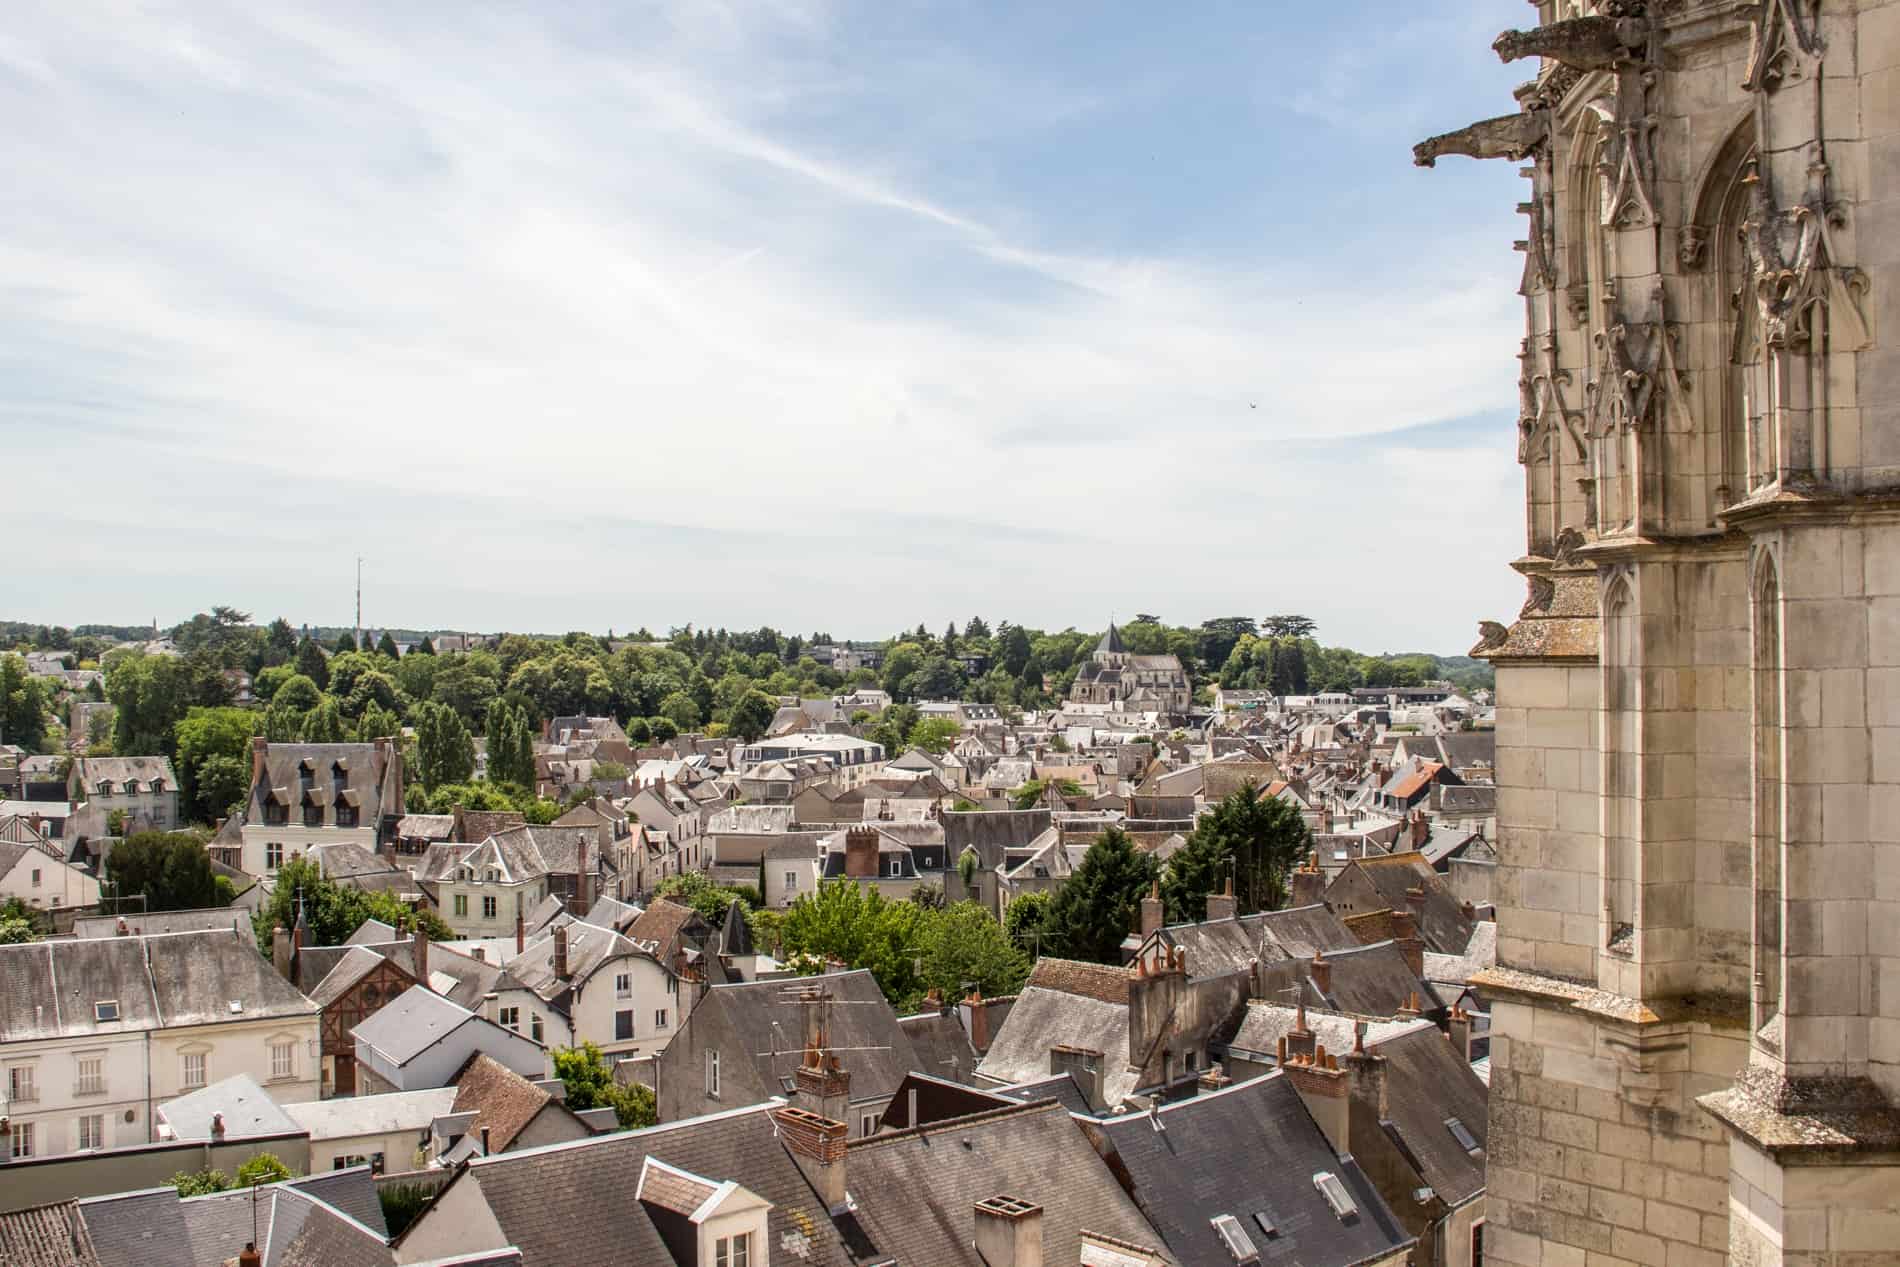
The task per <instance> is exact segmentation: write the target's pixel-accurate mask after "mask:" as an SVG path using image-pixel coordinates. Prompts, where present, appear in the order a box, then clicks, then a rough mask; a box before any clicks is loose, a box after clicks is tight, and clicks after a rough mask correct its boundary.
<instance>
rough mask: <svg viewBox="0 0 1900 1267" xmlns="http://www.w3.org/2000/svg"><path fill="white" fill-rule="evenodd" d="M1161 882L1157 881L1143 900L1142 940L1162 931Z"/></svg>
mask: <svg viewBox="0 0 1900 1267" xmlns="http://www.w3.org/2000/svg"><path fill="white" fill-rule="evenodd" d="M1161 912H1162V906H1161V881H1159V880H1156V881H1155V882H1154V884H1153V885H1152V886H1151V887H1150V888H1149V890H1148V896H1147V897H1144V898H1142V899H1141V939H1142V940H1143V941H1146V940H1147V939H1148V938H1149V937H1151V936H1153V935H1154V934H1155V933H1157V932H1159V931H1160V930H1161Z"/></svg>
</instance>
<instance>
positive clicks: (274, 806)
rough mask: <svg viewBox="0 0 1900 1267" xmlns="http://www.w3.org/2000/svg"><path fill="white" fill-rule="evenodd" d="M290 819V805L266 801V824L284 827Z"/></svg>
mask: <svg viewBox="0 0 1900 1267" xmlns="http://www.w3.org/2000/svg"><path fill="white" fill-rule="evenodd" d="M289 821H290V806H288V805H284V804H280V803H279V802H277V801H265V802H264V826H266V827H282V826H283V825H284V824H285V823H288V822H289Z"/></svg>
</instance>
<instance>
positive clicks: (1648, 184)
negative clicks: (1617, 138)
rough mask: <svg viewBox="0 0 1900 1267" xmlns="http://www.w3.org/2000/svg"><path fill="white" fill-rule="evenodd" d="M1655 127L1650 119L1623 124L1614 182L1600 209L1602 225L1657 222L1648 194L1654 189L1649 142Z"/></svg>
mask: <svg viewBox="0 0 1900 1267" xmlns="http://www.w3.org/2000/svg"><path fill="white" fill-rule="evenodd" d="M1655 127H1656V125H1655V124H1654V123H1653V122H1651V121H1649V120H1645V121H1643V122H1642V123H1627V124H1624V125H1623V138H1622V142H1621V144H1620V145H1618V147H1617V149H1618V151H1619V152H1618V155H1617V161H1616V175H1615V182H1614V184H1613V185H1612V186H1611V190H1610V196H1609V198H1608V200H1607V201H1606V203H1605V205H1604V209H1603V223H1604V224H1606V225H1614V226H1615V227H1616V228H1619V229H1627V228H1630V227H1632V226H1634V225H1647V224H1655V223H1656V222H1657V220H1658V218H1659V217H1658V216H1657V214H1656V196H1655V194H1654V193H1652V192H1651V190H1652V189H1653V188H1654V180H1653V179H1652V177H1651V172H1653V171H1654V169H1655V156H1654V155H1653V154H1652V153H1651V141H1652V139H1653V137H1654V135H1655Z"/></svg>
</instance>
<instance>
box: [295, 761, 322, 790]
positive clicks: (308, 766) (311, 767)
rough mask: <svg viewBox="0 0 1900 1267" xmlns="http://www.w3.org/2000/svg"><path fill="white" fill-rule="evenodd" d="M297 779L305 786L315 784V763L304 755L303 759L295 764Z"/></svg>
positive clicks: (309, 786) (308, 786)
mask: <svg viewBox="0 0 1900 1267" xmlns="http://www.w3.org/2000/svg"><path fill="white" fill-rule="evenodd" d="M297 779H298V781H299V782H301V783H302V784H303V786H304V787H305V788H311V787H314V786H316V782H317V767H316V763H315V762H313V761H312V760H310V758H308V757H305V758H304V759H303V761H302V762H300V763H299V764H298V766H297Z"/></svg>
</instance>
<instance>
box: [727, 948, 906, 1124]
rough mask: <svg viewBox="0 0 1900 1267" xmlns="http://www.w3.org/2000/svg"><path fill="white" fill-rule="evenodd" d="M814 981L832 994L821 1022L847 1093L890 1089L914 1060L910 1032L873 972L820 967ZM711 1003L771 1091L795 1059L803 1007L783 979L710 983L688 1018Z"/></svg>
mask: <svg viewBox="0 0 1900 1267" xmlns="http://www.w3.org/2000/svg"><path fill="white" fill-rule="evenodd" d="M816 982H817V983H820V984H822V985H823V986H824V988H825V989H826V990H827V991H828V992H829V993H830V994H831V996H832V997H833V998H834V999H835V1000H837V1005H835V1006H833V1007H831V1008H830V1009H829V1013H830V1015H829V1019H828V1020H827V1022H826V1038H827V1045H828V1046H829V1047H830V1049H832V1050H834V1051H837V1052H839V1053H841V1054H840V1056H839V1059H840V1061H841V1062H842V1063H843V1065H844V1067H845V1069H846V1070H847V1071H848V1072H849V1073H850V1075H851V1099H852V1100H854V1101H862V1100H876V1099H885V1098H888V1097H889V1096H891V1095H892V1094H893V1093H895V1092H896V1090H897V1084H898V1083H900V1082H902V1081H903V1080H904V1075H905V1074H907V1073H909V1072H910V1071H911V1070H912V1069H915V1068H916V1067H917V1056H916V1052H915V1051H914V1050H913V1049H912V1047H911V1044H910V1038H909V1036H908V1035H906V1034H905V1032H904V1029H903V1027H902V1026H901V1025H899V1024H898V1022H897V1013H896V1012H895V1011H893V1010H892V1008H891V1005H890V1003H889V1002H888V1001H887V1000H886V999H885V997H884V992H883V991H882V990H880V989H879V988H878V984H877V978H875V977H873V976H872V975H871V974H870V972H868V971H866V970H864V969H858V970H856V971H853V972H828V973H826V974H825V975H824V976H822V977H819V978H816ZM708 1009H711V1010H712V1012H709V1013H708V1014H709V1016H710V1015H711V1014H712V1013H718V1014H719V1015H720V1017H721V1019H722V1020H723V1022H724V1023H725V1025H726V1027H727V1028H728V1029H729V1030H730V1031H731V1032H732V1033H733V1034H734V1035H736V1036H737V1038H738V1040H739V1042H740V1043H741V1044H742V1046H741V1050H742V1051H743V1052H744V1053H745V1056H744V1057H743V1058H745V1059H750V1060H751V1061H752V1063H753V1066H754V1069H755V1070H756V1072H757V1075H758V1079H759V1082H760V1083H761V1084H763V1085H764V1086H765V1087H767V1088H770V1089H771V1090H772V1093H773V1094H778V1091H777V1088H779V1087H780V1086H782V1085H783V1080H784V1079H787V1078H790V1077H791V1076H792V1075H793V1074H794V1073H795V1072H796V1071H797V1069H798V1066H799V1065H800V1064H802V1063H803V1060H804V1052H803V1043H804V1039H805V1006H804V1004H802V1003H800V1002H799V1001H798V1000H797V999H795V998H792V997H789V996H788V993H787V990H786V982H784V981H777V980H770V981H744V982H733V983H731V984H722V985H714V986H712V987H711V988H710V989H708V990H707V991H706V993H705V994H704V995H702V996H701V997H700V1000H699V1002H698V1003H697V1004H695V1005H694V1007H693V1011H692V1013H691V1016H690V1018H689V1023H696V1022H697V1021H698V1020H699V1019H700V1013H701V1012H705V1011H707V1010H708Z"/></svg>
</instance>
